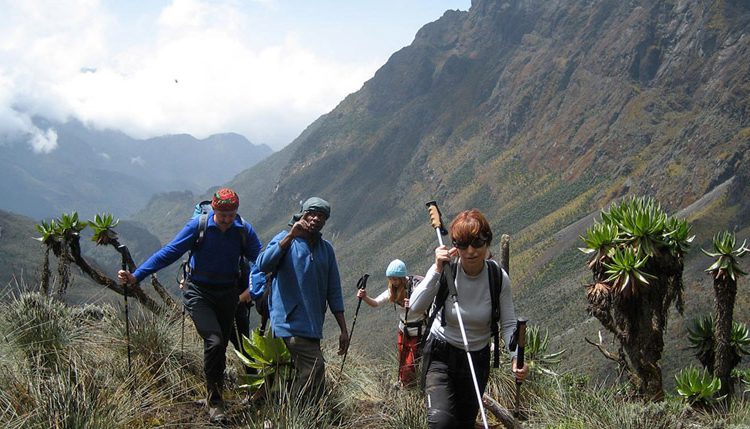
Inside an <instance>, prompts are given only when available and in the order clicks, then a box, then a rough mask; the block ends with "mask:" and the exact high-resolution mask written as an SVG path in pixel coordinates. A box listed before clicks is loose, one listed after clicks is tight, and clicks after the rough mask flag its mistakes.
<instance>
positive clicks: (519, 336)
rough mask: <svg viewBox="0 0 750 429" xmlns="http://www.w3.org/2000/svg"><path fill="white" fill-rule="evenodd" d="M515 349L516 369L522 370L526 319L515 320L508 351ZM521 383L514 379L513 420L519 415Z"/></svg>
mask: <svg viewBox="0 0 750 429" xmlns="http://www.w3.org/2000/svg"><path fill="white" fill-rule="evenodd" d="M514 347H515V348H516V352H517V354H516V368H518V369H521V368H523V365H524V363H523V351H524V348H525V347H526V319H523V318H519V319H517V320H516V330H515V331H514V332H513V337H512V338H511V340H510V349H511V350H512V349H513V348H514ZM521 383H523V381H521V380H519V379H517V378H516V410H515V412H514V413H513V417H514V418H519V417H520V414H521Z"/></svg>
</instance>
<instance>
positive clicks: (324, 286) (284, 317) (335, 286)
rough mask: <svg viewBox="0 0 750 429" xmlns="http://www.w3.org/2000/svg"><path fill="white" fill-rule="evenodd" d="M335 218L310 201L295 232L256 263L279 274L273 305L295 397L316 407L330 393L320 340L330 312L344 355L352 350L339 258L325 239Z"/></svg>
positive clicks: (324, 205) (294, 223) (282, 236)
mask: <svg viewBox="0 0 750 429" xmlns="http://www.w3.org/2000/svg"><path fill="white" fill-rule="evenodd" d="M330 215H331V206H330V204H328V202H327V201H325V200H323V199H322V198H318V197H311V198H308V199H307V200H306V201H305V202H304V203H303V204H302V208H301V210H300V212H299V213H298V214H296V215H294V216H293V217H292V220H291V221H290V222H289V225H290V226H291V229H290V230H289V231H281V232H280V233H279V234H277V235H276V236H275V237H274V238H273V239H271V241H270V242H269V243H268V246H267V247H266V249H265V250H264V251H263V252H262V253H261V254H260V256H259V257H258V260H257V261H256V264H257V265H258V269H259V270H260V271H262V272H266V273H275V274H274V278H273V282H272V283H271V293H270V295H269V301H268V307H269V309H270V319H271V328H272V329H273V333H274V335H275V336H277V337H279V338H282V339H283V340H284V343H285V344H286V346H287V348H288V349H289V353H290V354H291V356H292V362H293V364H294V368H295V378H294V381H293V384H292V391H293V394H294V395H295V396H296V395H299V396H300V397H301V398H302V399H304V400H310V401H315V400H317V399H319V398H320V397H321V396H322V395H323V393H324V392H325V363H324V361H323V354H322V351H321V349H320V340H321V338H323V321H324V319H325V312H326V307H328V308H330V309H331V313H333V315H334V317H335V318H336V322H337V323H338V325H339V329H340V331H341V334H340V335H339V349H338V354H339V355H343V354H344V353H345V352H346V350H347V348H348V347H349V334H348V331H347V328H346V320H345V318H344V300H343V296H342V291H341V278H340V276H339V269H338V264H337V262H336V254H335V253H334V250H333V246H332V245H331V243H330V242H329V241H327V240H324V239H323V237H322V234H321V230H322V229H323V227H324V226H325V224H326V221H327V220H328V218H329V217H330Z"/></svg>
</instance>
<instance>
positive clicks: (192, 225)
mask: <svg viewBox="0 0 750 429" xmlns="http://www.w3.org/2000/svg"><path fill="white" fill-rule="evenodd" d="M213 215H214V213H213V211H211V212H209V213H208V219H207V223H206V235H205V236H204V237H203V242H202V243H201V245H200V246H199V247H198V248H197V249H195V250H194V251H193V255H192V258H190V262H189V264H190V268H191V270H192V271H193V275H191V279H192V280H194V281H196V282H200V283H202V284H209V285H210V284H227V283H228V281H227V279H229V278H231V277H232V276H236V275H237V273H238V270H239V260H240V256H241V253H242V238H241V236H240V234H246V239H245V254H244V256H245V258H247V260H249V261H253V260H255V258H257V256H258V253H259V252H260V248H261V242H260V240H259V239H258V236H257V235H256V234H255V230H254V229H253V227H252V226H251V225H250V223H248V222H245V221H243V220H242V218H240V217H239V216H237V217H236V218H235V219H234V222H233V223H232V226H231V227H230V228H229V229H228V230H226V231H224V232H222V231H221V230H220V229H219V227H218V226H216V223H215V222H214V216H213ZM198 222H199V218H198V217H195V218H193V219H190V220H189V221H188V222H187V224H186V225H185V226H184V227H183V228H182V230H181V231H180V232H179V233H178V234H177V235H176V236H175V238H174V239H172V241H171V242H169V243H168V244H167V245H166V246H164V247H162V248H161V249H160V250H158V251H157V252H156V253H154V254H153V255H151V257H150V258H148V259H147V260H146V262H144V263H143V264H142V265H141V266H140V267H138V269H137V270H135V272H134V273H133V275H134V276H135V278H136V279H137V280H138V281H139V282H140V281H143V279H145V278H146V277H148V276H149V275H151V274H153V273H155V272H157V271H159V270H161V269H162V268H164V267H166V266H168V265H170V264H172V263H174V262H175V261H177V260H178V259H179V258H180V257H181V256H182V255H184V254H185V253H186V252H188V251H190V250H191V249H192V248H193V245H194V244H195V240H196V238H197V237H198V228H199V226H198Z"/></svg>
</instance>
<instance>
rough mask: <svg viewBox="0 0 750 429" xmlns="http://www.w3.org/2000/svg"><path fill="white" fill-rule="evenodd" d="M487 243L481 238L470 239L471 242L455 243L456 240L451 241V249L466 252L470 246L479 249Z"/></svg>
mask: <svg viewBox="0 0 750 429" xmlns="http://www.w3.org/2000/svg"><path fill="white" fill-rule="evenodd" d="M488 241H489V240H487V239H485V238H481V237H474V238H472V239H471V241H456V240H453V247H457V248H459V249H461V250H466V249H468V248H469V246H471V247H473V248H475V249H479V248H480V247H482V246H484V245H485V244H487V242H488Z"/></svg>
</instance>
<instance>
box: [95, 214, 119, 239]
mask: <svg viewBox="0 0 750 429" xmlns="http://www.w3.org/2000/svg"><path fill="white" fill-rule="evenodd" d="M119 223H120V219H115V218H114V216H112V215H111V214H109V213H104V214H101V215H100V214H97V215H96V216H94V219H93V220H89V226H90V227H91V229H93V230H94V235H93V236H92V237H91V241H95V242H96V245H97V246H104V245H107V244H110V243H112V242H113V241H116V240H117V233H116V232H115V231H114V228H115V227H116V226H117V225H118V224H119Z"/></svg>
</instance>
